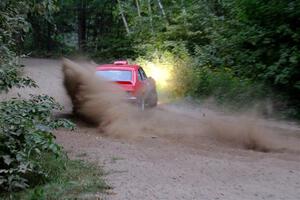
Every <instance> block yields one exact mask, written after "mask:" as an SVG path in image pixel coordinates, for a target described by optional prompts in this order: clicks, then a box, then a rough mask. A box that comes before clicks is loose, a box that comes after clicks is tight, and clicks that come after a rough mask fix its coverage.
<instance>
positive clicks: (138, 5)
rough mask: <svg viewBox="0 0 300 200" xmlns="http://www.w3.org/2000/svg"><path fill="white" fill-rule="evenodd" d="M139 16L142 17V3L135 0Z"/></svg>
mask: <svg viewBox="0 0 300 200" xmlns="http://www.w3.org/2000/svg"><path fill="white" fill-rule="evenodd" d="M135 4H136V8H137V12H138V16H139V17H141V9H140V3H139V0H135Z"/></svg>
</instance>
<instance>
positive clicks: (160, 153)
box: [2, 59, 300, 200]
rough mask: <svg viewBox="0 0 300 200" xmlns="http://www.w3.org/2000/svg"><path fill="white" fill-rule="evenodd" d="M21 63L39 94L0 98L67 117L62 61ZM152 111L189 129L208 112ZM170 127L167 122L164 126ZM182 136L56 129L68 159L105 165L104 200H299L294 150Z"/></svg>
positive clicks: (291, 129)
mask: <svg viewBox="0 0 300 200" xmlns="http://www.w3.org/2000/svg"><path fill="white" fill-rule="evenodd" d="M24 64H25V65H26V66H27V67H25V73H26V74H29V75H30V76H31V77H32V78H33V79H34V80H36V81H37V83H38V85H39V86H40V88H39V89H32V90H27V91H25V92H24V91H20V90H15V91H13V92H11V93H9V94H7V95H6V96H4V97H3V96H2V98H7V97H11V96H14V95H16V94H17V92H20V93H22V94H28V93H47V94H49V95H51V96H54V97H55V98H56V99H57V100H58V101H59V102H60V103H61V104H62V105H64V106H65V110H64V113H70V111H71V105H70V100H69V99H68V97H67V96H66V92H65V90H64V89H63V87H62V74H61V67H60V62H59V61H57V60H48V59H47V60H46V59H26V60H24ZM156 109H158V110H160V112H169V113H171V115H177V116H178V115H179V116H182V118H183V119H186V118H187V117H188V118H190V119H191V120H189V121H190V123H197V119H198V118H201V117H203V115H202V114H201V113H203V112H206V113H209V112H210V111H208V110H204V109H202V110H200V111H199V112H198V114H197V112H194V111H191V110H190V111H188V109H185V108H184V109H178V107H177V106H172V105H160V106H159V107H158V108H156ZM192 110H193V109H192ZM224 118H228V120H229V121H230V120H231V119H230V117H226V116H224ZM193 120H194V121H193ZM260 123H264V122H260ZM174 125H175V124H172V121H170V123H169V124H165V126H170V127H172V126H174ZM268 126H272V129H278V130H279V129H280V130H281V131H280V132H281V133H285V132H286V133H289V134H290V135H292V136H291V138H292V139H290V140H291V141H293V142H294V143H291V144H293V145H294V147H297V145H298V144H299V146H298V147H300V143H299V141H298V140H300V137H299V135H300V128H299V126H298V125H296V124H291V123H278V122H270V123H268ZM191 128H193V127H191ZM194 128H197V126H195V127H194ZM184 130H188V129H184ZM184 134H185V133H181V137H165V136H164V135H158V134H153V135H152V134H148V135H143V136H142V137H139V138H138V139H132V138H130V139H128V138H119V139H117V138H111V137H107V136H106V137H104V136H103V135H101V134H99V133H98V131H97V129H96V128H95V127H90V126H88V125H87V124H85V123H83V122H78V128H77V129H76V131H75V132H70V131H65V130H60V131H58V132H57V133H56V136H57V141H58V142H59V143H60V144H62V145H63V146H64V148H65V150H66V151H67V152H68V154H69V156H70V157H71V158H76V159H84V160H89V161H91V162H94V163H96V164H98V165H100V166H104V168H105V169H106V171H107V172H108V175H107V177H106V178H107V181H108V183H109V184H110V185H111V186H112V187H113V190H112V192H111V195H108V196H107V197H106V198H107V199H130V200H134V199H136V200H140V199H147V200H148V199H149V200H150V199H170V200H173V199H226V200H227V199H228V200H229V199H233V200H237V199H272V200H273V199H291V200H297V199H300V156H299V151H298V150H297V148H293V151H275V152H273V151H271V152H268V153H263V152H257V151H253V150H246V149H243V148H240V147H238V145H236V146H235V145H234V144H231V145H228V144H226V143H223V142H220V141H218V140H215V139H213V138H207V137H202V136H201V137H183V135H184ZM187 135H188V134H187ZM289 137H290V136H289ZM186 138H188V139H186ZM295 149H296V150H295ZM299 149H300V148H299Z"/></svg>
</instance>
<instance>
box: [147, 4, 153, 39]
mask: <svg viewBox="0 0 300 200" xmlns="http://www.w3.org/2000/svg"><path fill="white" fill-rule="evenodd" d="M148 14H149V20H150V28H151V33H152V34H153V33H154V30H153V19H152V9H151V0H148Z"/></svg>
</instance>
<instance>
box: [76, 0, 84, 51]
mask: <svg viewBox="0 0 300 200" xmlns="http://www.w3.org/2000/svg"><path fill="white" fill-rule="evenodd" d="M77 9H78V10H77V12H78V47H79V49H80V50H83V49H84V48H85V46H86V0H80V1H79V3H78V7H77Z"/></svg>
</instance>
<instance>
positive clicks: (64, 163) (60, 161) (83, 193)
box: [0, 153, 111, 200]
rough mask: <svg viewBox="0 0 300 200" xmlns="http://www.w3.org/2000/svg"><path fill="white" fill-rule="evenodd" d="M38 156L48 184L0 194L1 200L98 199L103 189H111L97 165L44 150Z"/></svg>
mask: <svg viewBox="0 0 300 200" xmlns="http://www.w3.org/2000/svg"><path fill="white" fill-rule="evenodd" d="M41 159H42V160H43V161H42V162H41V164H42V165H43V168H44V169H45V171H46V173H47V174H48V175H49V176H48V179H47V183H45V184H43V185H38V186H36V187H34V188H29V189H27V190H24V191H20V192H15V193H13V194H3V195H2V196H1V195H0V199H23V200H34V199H38V200H40V199H98V198H99V197H100V196H102V194H101V193H102V192H104V191H105V190H107V189H111V187H110V186H109V185H107V184H106V183H105V181H104V180H103V178H102V176H103V175H104V174H105V172H104V171H103V170H102V169H101V168H99V166H96V165H94V164H92V163H86V162H84V161H81V160H69V159H68V158H67V157H66V156H60V157H58V158H56V157H55V156H54V155H51V154H47V153H45V154H43V157H42V158H41ZM99 193H100V194H99Z"/></svg>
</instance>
